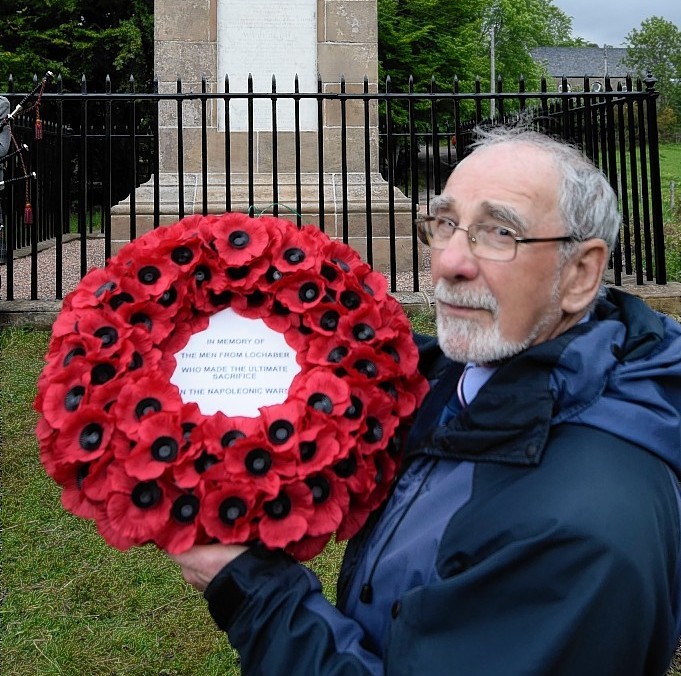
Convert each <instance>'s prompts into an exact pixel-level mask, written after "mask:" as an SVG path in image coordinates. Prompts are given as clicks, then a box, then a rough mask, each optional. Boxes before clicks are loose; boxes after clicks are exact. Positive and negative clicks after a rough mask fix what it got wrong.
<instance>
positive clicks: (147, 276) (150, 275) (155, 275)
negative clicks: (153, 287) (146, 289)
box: [137, 265, 161, 284]
mask: <svg viewBox="0 0 681 676" xmlns="http://www.w3.org/2000/svg"><path fill="white" fill-rule="evenodd" d="M160 276H161V271H160V270H159V269H158V268H157V267H155V266H153V265H145V266H144V267H143V268H140V269H139V271H138V273H137V279H139V280H140V282H142V284H154V283H155V282H156V281H157V280H158V279H159V277H160Z"/></svg>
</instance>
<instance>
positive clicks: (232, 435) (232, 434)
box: [220, 430, 246, 448]
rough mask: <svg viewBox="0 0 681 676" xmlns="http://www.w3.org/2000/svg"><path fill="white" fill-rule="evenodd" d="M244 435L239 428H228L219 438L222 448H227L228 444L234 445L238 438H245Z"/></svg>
mask: <svg viewBox="0 0 681 676" xmlns="http://www.w3.org/2000/svg"><path fill="white" fill-rule="evenodd" d="M245 438H246V435H245V434H244V433H243V432H240V431H239V430H230V431H229V432H225V433H224V434H223V435H222V439H220V443H221V444H222V447H223V448H229V447H230V446H234V444H235V443H236V442H237V441H238V440H239V439H245Z"/></svg>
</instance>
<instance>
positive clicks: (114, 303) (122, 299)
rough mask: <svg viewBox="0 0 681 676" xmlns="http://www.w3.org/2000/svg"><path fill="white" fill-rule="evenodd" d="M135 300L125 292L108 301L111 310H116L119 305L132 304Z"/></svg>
mask: <svg viewBox="0 0 681 676" xmlns="http://www.w3.org/2000/svg"><path fill="white" fill-rule="evenodd" d="M134 300H135V299H134V298H133V297H132V296H131V295H130V294H129V293H127V292H125V291H123V292H122V293H117V294H116V295H115V296H112V297H111V298H110V299H109V305H110V306H111V309H112V310H118V308H119V307H120V306H121V305H125V304H126V303H132V302H133V301H134Z"/></svg>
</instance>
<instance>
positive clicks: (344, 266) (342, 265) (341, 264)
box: [331, 258, 350, 272]
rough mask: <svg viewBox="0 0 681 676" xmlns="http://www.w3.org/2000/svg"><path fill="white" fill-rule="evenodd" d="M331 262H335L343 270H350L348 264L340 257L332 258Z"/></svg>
mask: <svg viewBox="0 0 681 676" xmlns="http://www.w3.org/2000/svg"><path fill="white" fill-rule="evenodd" d="M331 262H332V263H335V264H336V265H337V266H338V267H339V268H340V269H341V270H342V271H343V272H350V266H349V265H348V264H347V263H346V262H345V261H344V260H343V259H341V258H332V259H331Z"/></svg>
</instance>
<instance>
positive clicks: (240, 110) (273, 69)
mask: <svg viewBox="0 0 681 676" xmlns="http://www.w3.org/2000/svg"><path fill="white" fill-rule="evenodd" d="M221 3H224V4H221ZM227 3H229V4H227ZM154 13H155V25H154V39H155V50H154V55H155V59H154V70H155V74H156V76H157V78H158V80H159V91H160V92H161V93H175V92H176V91H177V83H178V80H179V81H181V83H182V91H183V92H201V89H202V79H204V80H205V82H206V86H207V91H208V92H211V93H214V92H224V75H225V73H227V74H229V75H230V78H229V93H230V94H235V93H244V92H247V91H248V89H247V87H248V73H249V72H250V73H252V76H253V90H254V91H255V92H257V93H269V92H271V91H272V76H273V75H274V76H275V78H276V85H277V91H278V92H281V93H289V92H293V91H294V75H295V73H296V72H298V74H299V77H300V79H301V84H300V92H302V93H314V92H316V91H317V73H318V74H319V78H320V80H321V85H322V91H323V92H324V93H338V92H339V91H340V80H341V76H343V77H344V80H345V90H346V92H349V93H354V92H362V91H363V87H364V78H365V76H367V78H368V81H369V91H370V92H376V91H377V79H378V46H377V15H376V0H347V1H341V0H289V2H286V3H281V2H280V0H262V1H261V2H258V3H251V2H248V3H247V2H243V0H155V4H154ZM253 47H255V49H253ZM249 50H250V51H249ZM287 54H290V62H289V60H288V59H287V56H286V55H287ZM256 103H257V104H259V105H254V125H253V129H254V133H253V144H252V156H253V170H254V184H255V194H254V199H253V201H254V204H253V205H250V204H249V191H248V173H247V172H248V156H249V143H248V134H247V131H246V129H247V126H248V125H247V121H248V118H247V113H246V108H245V103H244V100H237V99H233V100H232V102H231V103H230V108H229V110H230V116H229V122H230V154H229V158H228V159H226V157H225V133H226V126H225V115H224V107H225V106H224V104H223V102H222V100H210V101H209V102H208V106H207V156H206V159H207V166H208V211H209V212H221V211H224V208H225V185H226V176H227V173H229V176H230V184H231V204H232V210H239V211H246V210H248V209H249V207H253V208H254V209H255V210H256V211H260V210H261V209H265V208H266V207H268V206H269V205H270V204H271V203H272V201H273V192H272V174H273V143H272V141H273V132H272V119H271V112H270V111H271V100H270V99H265V100H264V101H262V102H256ZM292 106H293V104H292V103H291V102H289V101H286V102H284V101H281V100H280V102H279V104H278V105H277V130H278V131H277V170H278V176H277V180H278V199H277V201H278V203H279V204H282V205H286V206H288V207H289V208H291V209H295V207H296V183H295V181H296V179H295V169H296V166H295V164H296V155H295V132H294V124H293V112H292ZM310 107H311V108H310ZM345 112H346V123H345V129H346V134H347V144H346V151H347V171H348V186H349V187H348V221H349V225H350V243H351V244H352V245H353V246H355V247H356V248H357V249H358V250H359V251H363V250H364V247H365V239H366V234H365V233H366V214H365V211H366V207H365V188H364V184H365V159H364V155H365V140H364V139H365V127H364V105H363V103H362V102H361V101H348V102H347V103H346V111H345ZM322 120H323V128H322V133H323V138H324V144H323V148H324V196H325V197H324V202H325V204H324V213H325V219H324V228H325V230H326V232H327V233H328V234H329V235H330V236H338V237H340V236H341V234H342V230H341V227H342V214H341V208H342V190H341V187H342V175H341V173H340V171H341V107H340V102H339V101H338V100H327V101H325V102H324V105H323V111H322ZM159 124H160V135H159V147H160V158H159V161H160V178H159V184H160V193H161V214H162V216H161V222H162V223H169V222H174V221H175V220H177V215H178V212H179V209H178V197H177V196H178V185H179V181H178V150H177V147H178V146H177V132H178V121H177V105H176V103H175V102H174V101H167V102H162V104H161V106H160V108H159ZM201 124H202V118H201V105H200V102H199V101H198V100H195V101H191V102H185V103H184V104H183V108H182V128H183V140H184V152H183V156H182V159H183V170H184V176H183V180H184V186H185V191H184V192H185V197H184V204H185V213H186V214H191V213H200V212H201V211H202V209H203V201H202V176H201V161H202V144H201ZM317 124H318V122H317V104H316V102H314V101H305V100H303V101H301V124H300V129H301V131H300V136H299V139H300V171H301V183H302V200H303V204H302V207H301V212H302V216H303V220H304V222H312V223H318V221H319V204H318V202H319V200H318V197H319V170H318V130H317ZM369 128H370V141H369V148H370V156H371V167H370V171H371V183H372V188H371V190H372V215H373V224H374V238H373V240H374V251H375V264H376V266H377V267H385V265H386V261H387V257H388V240H387V228H388V214H387V212H388V186H387V184H386V183H385V181H384V180H383V179H382V177H381V176H380V174H379V173H378V117H377V104H376V102H375V101H372V102H371V104H370V125H369ZM394 198H395V204H396V210H397V212H398V216H397V225H398V234H401V235H402V236H403V239H405V241H400V242H398V251H399V252H401V251H402V250H404V252H405V254H406V260H409V256H410V241H409V243H408V245H407V241H406V240H407V239H409V238H408V234H409V233H410V216H411V205H410V203H409V202H408V200H406V198H405V197H404V195H402V193H401V192H399V191H398V190H395V194H394ZM135 212H136V223H137V229H138V233H141V232H144V231H145V230H146V229H148V228H149V227H150V226H151V222H152V218H153V216H152V214H153V185H152V183H151V182H150V183H148V184H145V185H144V186H141V187H140V188H139V189H138V190H137V192H136V195H135ZM129 213H130V205H129V201H126V202H125V203H122V204H121V205H119V206H117V207H115V209H114V212H113V215H112V227H113V231H114V239H120V240H126V238H127V237H128V235H127V234H126V233H127V232H128V231H129ZM279 213H280V215H281V216H285V215H286V209H284V208H280V211H279ZM126 241H127V240H126ZM398 255H399V256H400V257H402V254H401V253H400V254H398Z"/></svg>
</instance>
